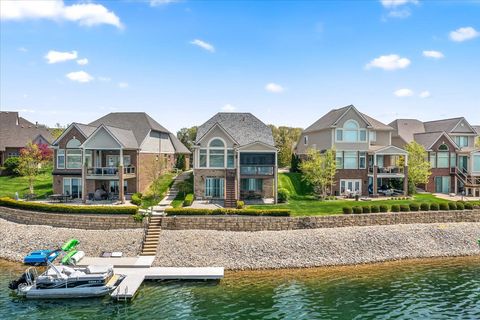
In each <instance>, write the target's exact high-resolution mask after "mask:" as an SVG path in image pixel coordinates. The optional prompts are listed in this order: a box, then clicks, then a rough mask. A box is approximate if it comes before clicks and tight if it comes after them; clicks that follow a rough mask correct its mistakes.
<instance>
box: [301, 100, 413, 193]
mask: <svg viewBox="0 0 480 320" xmlns="http://www.w3.org/2000/svg"><path fill="white" fill-rule="evenodd" d="M393 131H394V129H393V128H392V127H391V126H388V125H386V124H383V123H382V122H380V121H378V120H376V119H373V118H372V117H370V116H368V115H366V114H364V113H361V112H360V111H358V110H357V109H356V108H355V107H354V106H353V105H349V106H346V107H343V108H340V109H333V110H331V111H329V112H328V113H327V114H325V115H324V116H323V117H321V118H320V119H318V120H317V121H316V122H314V123H313V124H312V125H311V126H309V127H308V128H306V129H305V130H304V131H303V132H302V134H301V136H300V139H299V141H298V143H297V145H296V147H295V153H296V154H297V155H298V156H299V157H300V158H302V157H305V156H306V154H307V152H308V150H309V149H314V150H317V151H319V152H322V151H325V150H328V149H332V148H335V152H336V164H337V173H336V176H335V186H334V188H333V193H334V194H335V195H345V194H352V193H353V194H359V195H364V196H368V195H373V196H376V195H377V194H378V193H381V192H385V191H384V190H391V189H393V190H398V192H402V193H406V192H407V188H408V184H407V182H408V153H407V152H406V151H405V150H403V149H402V148H399V147H397V146H394V145H393V144H392V140H391V135H392V132H393Z"/></svg>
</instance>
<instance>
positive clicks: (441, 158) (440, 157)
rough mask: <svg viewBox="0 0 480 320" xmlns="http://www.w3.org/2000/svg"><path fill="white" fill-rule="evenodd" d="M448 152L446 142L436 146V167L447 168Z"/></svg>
mask: <svg viewBox="0 0 480 320" xmlns="http://www.w3.org/2000/svg"><path fill="white" fill-rule="evenodd" d="M449 159H450V154H449V152H448V146H447V145H446V144H442V145H440V146H439V147H438V152H437V168H448V167H449V163H448V161H449Z"/></svg>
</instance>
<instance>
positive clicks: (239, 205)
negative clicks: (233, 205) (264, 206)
mask: <svg viewBox="0 0 480 320" xmlns="http://www.w3.org/2000/svg"><path fill="white" fill-rule="evenodd" d="M243 208H245V202H244V201H241V200H237V209H243Z"/></svg>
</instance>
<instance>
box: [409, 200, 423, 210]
mask: <svg viewBox="0 0 480 320" xmlns="http://www.w3.org/2000/svg"><path fill="white" fill-rule="evenodd" d="M408 207H409V209H410V211H418V210H420V205H419V204H418V203H415V202H412V203H410V205H409V206H408Z"/></svg>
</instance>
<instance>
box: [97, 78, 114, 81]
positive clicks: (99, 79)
mask: <svg viewBox="0 0 480 320" xmlns="http://www.w3.org/2000/svg"><path fill="white" fill-rule="evenodd" d="M97 79H98V81H102V82H110V81H112V78H109V77H98V78H97Z"/></svg>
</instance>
